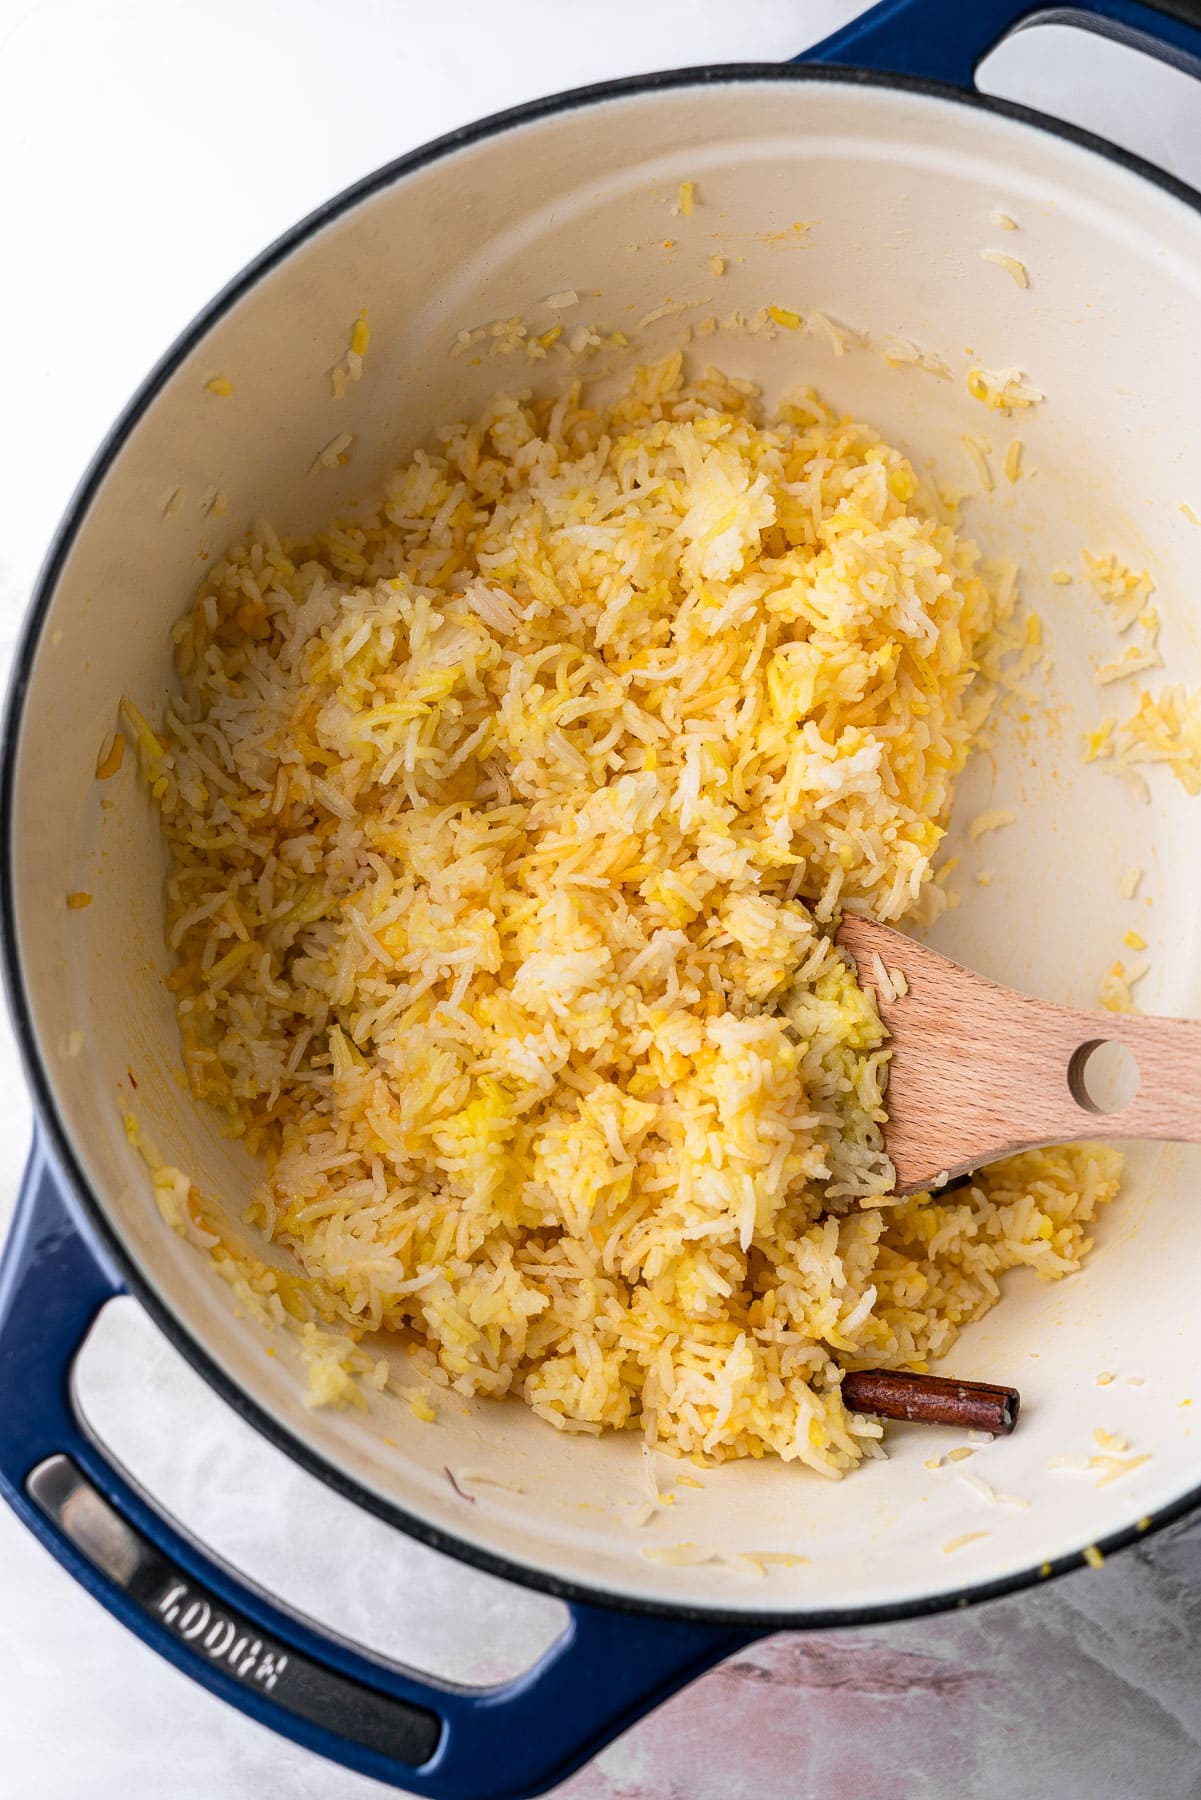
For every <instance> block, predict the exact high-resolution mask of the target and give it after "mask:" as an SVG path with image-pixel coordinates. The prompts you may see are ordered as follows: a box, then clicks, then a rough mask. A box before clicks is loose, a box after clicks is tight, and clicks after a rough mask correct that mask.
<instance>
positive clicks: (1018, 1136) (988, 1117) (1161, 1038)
mask: <svg viewBox="0 0 1201 1800" xmlns="http://www.w3.org/2000/svg"><path fill="white" fill-rule="evenodd" d="M836 941H837V942H838V943H839V944H841V945H842V947H843V949H844V950H846V951H848V952H849V953H850V955H851V957H852V958H853V959H854V962H855V966H856V968H857V969H858V972H859V980H860V983H861V984H862V985H863V986H865V987H871V988H872V989H874V991H875V995H876V1004H877V1006H878V1008H879V1012H880V1017H881V1018H882V1019H883V1021H884V1023H885V1025H886V1026H887V1027H888V1032H889V1036H890V1038H891V1049H892V1060H891V1062H890V1064H889V1077H888V1093H887V1102H886V1103H887V1107H888V1124H887V1126H886V1127H885V1133H884V1143H885V1148H886V1149H887V1151H888V1154H889V1156H890V1157H891V1158H892V1161H893V1165H894V1167H895V1168H896V1172H897V1190H896V1191H897V1192H898V1193H900V1194H912V1193H915V1192H917V1191H919V1190H920V1189H922V1188H928V1187H931V1186H933V1185H941V1183H942V1182H945V1181H948V1180H953V1179H954V1177H955V1176H957V1175H963V1174H966V1173H967V1171H968V1170H970V1169H976V1168H979V1167H980V1165H981V1164H982V1163H988V1162H995V1161H996V1160H997V1158H998V1157H1001V1156H1010V1155H1012V1154H1013V1152H1014V1151H1016V1150H1035V1149H1038V1148H1039V1147H1040V1146H1042V1145H1044V1144H1066V1143H1070V1142H1071V1141H1072V1140H1073V1139H1075V1138H1081V1137H1101V1138H1170V1139H1176V1140H1181V1141H1186V1142H1189V1143H1201V1020H1198V1019H1148V1018H1143V1017H1141V1016H1138V1015H1132V1014H1130V1013H1112V1012H1080V1011H1077V1010H1076V1009H1075V1008H1073V1007H1068V1006H1053V1005H1051V1004H1050V1002H1049V1001H1046V1000H1035V999H1033V998H1032V996H1031V995H1029V994H1019V993H1017V992H1016V991H1015V990H1014V989H1013V988H1006V987H1002V986H1001V985H1000V984H999V983H998V982H995V981H987V980H986V979H985V978H984V976H983V975H975V974H973V973H972V971H971V970H970V969H964V968H961V967H960V965H959V964H958V963H954V962H952V961H951V960H950V958H949V957H946V956H939V955H937V954H936V953H935V952H934V951H933V950H928V949H927V948H926V946H925V945H924V944H918V943H915V942H914V941H913V939H912V938H908V937H906V936H905V935H904V933H902V932H900V931H893V930H892V929H891V927H890V926H887V925H878V924H877V923H876V922H875V920H874V919H865V918H861V917H860V916H859V915H858V914H854V913H845V914H844V915H843V920H842V924H841V925H840V926H839V928H838V931H837V933H836ZM877 957H878V958H879V963H880V964H881V965H882V968H883V980H882V979H881V968H880V967H878V966H877V963H876V959H877ZM896 970H899V971H900V972H901V974H902V975H903V976H904V977H905V983H906V984H907V989H908V991H907V992H906V993H904V994H903V995H901V994H899V995H897V996H895V997H891V998H890V995H891V992H892V982H891V980H890V976H891V974H892V973H893V972H894V971H896ZM1110 1043H1116V1044H1123V1045H1125V1047H1126V1049H1127V1050H1128V1051H1130V1052H1131V1054H1132V1055H1133V1057H1134V1058H1135V1061H1136V1063H1137V1065H1138V1070H1139V1087H1138V1092H1137V1093H1136V1095H1135V1097H1134V1098H1133V1099H1132V1100H1130V1101H1129V1102H1128V1104H1126V1105H1125V1106H1123V1107H1122V1108H1121V1109H1120V1110H1119V1111H1117V1112H1108V1113H1107V1112H1105V1111H1104V1109H1103V1108H1102V1107H1100V1106H1098V1105H1096V1104H1095V1102H1094V1101H1093V1100H1092V1099H1091V1098H1090V1097H1089V1093H1088V1090H1087V1088H1086V1087H1085V1084H1084V1078H1085V1069H1086V1067H1087V1064H1088V1062H1089V1059H1090V1057H1091V1056H1092V1055H1093V1053H1094V1052H1095V1051H1096V1050H1098V1049H1100V1047H1101V1045H1102V1044H1110Z"/></svg>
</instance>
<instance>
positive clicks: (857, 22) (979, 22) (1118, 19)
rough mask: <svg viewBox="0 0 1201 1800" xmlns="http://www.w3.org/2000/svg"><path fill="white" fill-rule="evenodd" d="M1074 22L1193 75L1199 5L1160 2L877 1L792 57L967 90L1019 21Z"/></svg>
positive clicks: (1198, 64) (1198, 51) (1183, 0)
mask: <svg viewBox="0 0 1201 1800" xmlns="http://www.w3.org/2000/svg"><path fill="white" fill-rule="evenodd" d="M1034 24H1039V25H1080V26H1083V27H1086V28H1087V29H1089V30H1091V31H1096V32H1099V33H1101V35H1102V36H1104V37H1110V38H1113V39H1114V40H1115V41H1116V42H1118V43H1121V44H1126V45H1128V46H1129V48H1130V49H1132V50H1145V51H1146V52H1147V53H1148V54H1149V55H1151V56H1154V57H1156V58H1157V59H1158V60H1159V61H1160V62H1166V63H1171V64H1173V65H1174V66H1175V67H1176V68H1178V69H1183V70H1184V72H1185V73H1186V74H1188V75H1194V76H1197V77H1198V78H1201V4H1198V0H1164V3H1163V4H1162V5H1159V6H1155V5H1143V4H1142V3H1141V0H1074V3H1073V4H1071V5H1067V6H1057V5H1048V4H1046V0H880V3H879V4H878V5H876V6H873V7H871V8H869V10H868V11H867V12H865V13H861V14H860V16H859V17H858V18H857V19H852V21H851V23H850V24H849V25H844V26H843V28H842V30H841V31H836V32H834V33H833V34H832V36H830V37H828V38H825V39H823V41H822V42H821V43H820V44H816V45H815V46H814V47H813V48H812V49H811V50H806V51H804V52H803V54H802V55H800V56H798V57H797V58H796V59H795V60H796V61H797V62H801V63H842V64H849V65H851V66H853V67H855V68H859V69H881V70H885V71H887V73H889V74H891V75H918V76H924V77H925V78H926V79H927V80H930V81H945V82H948V83H949V84H950V85H951V86H952V87H961V88H971V87H973V86H974V82H975V74H976V70H977V68H978V67H979V65H980V64H981V63H982V62H983V60H984V58H985V57H986V56H987V55H988V53H989V51H990V50H995V49H996V47H997V45H998V44H999V43H1000V42H1001V39H1002V38H1004V37H1007V36H1008V35H1009V33H1010V32H1011V31H1013V30H1014V29H1015V28H1016V27H1018V26H1022V25H1034Z"/></svg>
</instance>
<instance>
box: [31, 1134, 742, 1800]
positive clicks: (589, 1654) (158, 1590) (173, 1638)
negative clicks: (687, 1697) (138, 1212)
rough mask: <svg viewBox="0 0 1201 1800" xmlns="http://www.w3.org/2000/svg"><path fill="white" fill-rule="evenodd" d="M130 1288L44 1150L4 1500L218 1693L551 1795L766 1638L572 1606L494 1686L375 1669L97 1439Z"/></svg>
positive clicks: (316, 1742) (391, 1768)
mask: <svg viewBox="0 0 1201 1800" xmlns="http://www.w3.org/2000/svg"><path fill="white" fill-rule="evenodd" d="M121 1292H123V1285H122V1282H121V1279H120V1276H119V1275H118V1274H117V1272H116V1271H115V1269H114V1268H113V1267H112V1265H111V1264H110V1262H109V1261H108V1259H107V1258H106V1256H105V1255H104V1254H103V1252H102V1251H101V1250H100V1249H99V1247H98V1246H97V1245H96V1243H95V1242H94V1240H93V1238H92V1235H91V1233H90V1231H89V1229H88V1228H87V1226H86V1225H85V1224H84V1222H83V1220H82V1218H81V1217H80V1216H79V1213H78V1210H77V1206H76V1203H75V1201H74V1199H73V1197H72V1195H71V1193H70V1191H69V1189H68V1187H67V1185H66V1183H65V1181H64V1179H63V1177H62V1176H61V1175H60V1174H59V1172H58V1170H57V1169H56V1168H55V1167H54V1166H53V1164H52V1163H51V1162H50V1160H49V1157H48V1155H47V1153H46V1150H45V1148H44V1146H43V1145H42V1144H41V1143H40V1142H38V1141H37V1140H36V1139H35V1142H34V1148H33V1154H32V1155H31V1157H30V1160H29V1165H28V1168H27V1169H26V1173H25V1179H24V1183H23V1185H22V1189H21V1194H20V1198H19V1200H18V1203H17V1211H16V1216H15V1218H14V1220H13V1226H12V1230H11V1232H10V1234H9V1238H8V1242H7V1245H6V1246H5V1251H4V1257H3V1261H2V1262H0V1492H2V1493H3V1495H4V1497H5V1499H7V1500H8V1502H9V1504H10V1505H11V1506H13V1507H14V1508H15V1510H16V1511H17V1513H18V1514H19V1515H20V1517H21V1518H22V1519H23V1520H24V1522H25V1523H26V1524H27V1525H28V1526H29V1527H30V1529H31V1530H32V1531H33V1532H34V1533H35V1535H36V1536H37V1537H38V1538H39V1539H40V1540H41V1542H42V1543H43V1544H44V1545H45V1547H46V1548H47V1549H48V1550H49V1551H50V1552H51V1554H52V1555H53V1556H55V1557H56V1558H57V1559H58V1561H59V1562H60V1563H62V1565H63V1567H64V1568H65V1569H67V1570H68V1572H69V1573H70V1574H72V1575H73V1576H74V1577H75V1579H76V1580H77V1581H79V1582H80V1583H81V1584H82V1585H83V1586H84V1587H85V1588H87V1590H88V1592H89V1593H91V1594H92V1595H94V1597H95V1598H96V1599H97V1600H99V1601H101V1602H102V1604H103V1605H104V1606H106V1607H107V1608H108V1610H109V1611H110V1612H111V1613H112V1614H113V1616H114V1617H115V1618H117V1619H119V1620H120V1621H121V1623H122V1624H124V1625H127V1626H128V1627H129V1628H130V1630H131V1631H134V1632H136V1633H137V1635H138V1636H139V1637H140V1638H141V1639H142V1640H143V1641H144V1642H145V1643H147V1644H149V1645H150V1647H151V1649H153V1650H157V1651H158V1653H159V1654H160V1656H163V1657H165V1658H166V1659H167V1661H168V1662H171V1663H174V1665H175V1666H176V1667H177V1668H178V1669H181V1670H182V1671H183V1672H184V1673H185V1674H187V1675H190V1676H191V1677H192V1678H193V1680H195V1681H198V1682H200V1683H201V1685H202V1686H203V1687H206V1688H208V1689H209V1691H210V1692H211V1693H214V1694H218V1695H220V1696H221V1698H222V1699H224V1700H228V1701H229V1702H230V1703H231V1704H232V1705H233V1706H236V1707H237V1708H238V1709H239V1710H240V1711H242V1712H244V1713H247V1714H249V1716H250V1717H251V1718H254V1719H257V1720H258V1721H259V1722H260V1723H261V1724H264V1725H268V1726H270V1727H271V1728H272V1729H273V1730H275V1731H278V1732H281V1733H282V1734H283V1735H284V1736H285V1737H290V1738H292V1739H294V1740H295V1741H296V1742H297V1743H300V1744H304V1745H306V1746H307V1748H309V1749H310V1750H315V1751H317V1752H319V1753H320V1754H321V1755H323V1756H328V1757H330V1758H332V1759H333V1760H334V1761H336V1762H339V1763H342V1764H344V1765H346V1766H347V1767H350V1768H353V1769H357V1770H359V1771H360V1772H361V1773H362V1774H364V1775H371V1776H374V1777H375V1778H376V1779H377V1780H379V1781H387V1782H392V1783H394V1784H396V1785H397V1786H400V1787H404V1788H407V1789H409V1790H410V1791H411V1792H413V1793H417V1794H427V1795H431V1796H433V1797H434V1800H509V1797H510V1796H518V1795H528V1794H535V1793H541V1792H542V1791H543V1790H544V1789H545V1788H547V1787H550V1786H552V1785H554V1784H555V1783H556V1782H558V1781H560V1780H562V1779H563V1778H564V1777H565V1776H567V1775H569V1774H570V1773H571V1771H572V1770H573V1769H575V1768H578V1767H579V1765H580V1764H581V1763H583V1762H585V1761H586V1760H587V1759H588V1758H589V1757H590V1756H592V1755H594V1754H595V1753H596V1752H597V1751H598V1750H600V1749H601V1748H603V1746H604V1745H605V1744H606V1743H608V1742H609V1740H610V1739H611V1738H613V1737H615V1736H616V1735H617V1734H618V1732H620V1731H622V1730H624V1729H625V1727H626V1726H627V1725H630V1724H632V1723H633V1722H634V1720H635V1719H638V1718H640V1717H641V1715H642V1714H643V1713H645V1712H647V1711H649V1710H650V1708H651V1707H653V1706H655V1705H656V1704H657V1703H658V1702H659V1701H661V1700H664V1699H666V1698H667V1696H668V1695H669V1694H671V1693H674V1692H675V1690H676V1689H677V1688H679V1687H682V1686H683V1685H684V1684H685V1683H686V1682H688V1681H690V1680H691V1679H692V1678H693V1677H694V1676H696V1675H699V1674H700V1673H702V1671H703V1670H705V1669H707V1668H709V1667H710V1666H711V1665H712V1664H713V1663H715V1662H718V1661H719V1660H720V1659H721V1658H722V1657H724V1656H727V1655H729V1654H730V1653H731V1652H733V1651H734V1650H737V1649H739V1648H740V1647H741V1646H742V1645H744V1644H746V1643H749V1642H752V1641H753V1640H754V1638H755V1637H756V1636H758V1635H759V1634H758V1633H757V1632H754V1631H739V1630H734V1629H731V1628H729V1627H718V1626H706V1625H698V1624H692V1623H690V1622H687V1621H678V1620H675V1619H650V1618H634V1617H631V1616H630V1615H629V1614H628V1613H626V1614H623V1613H619V1612H617V1611H610V1610H608V1609H607V1608H603V1607H596V1606H586V1605H581V1604H578V1603H575V1602H573V1603H572V1605H571V1607H570V1614H571V1617H570V1622H569V1624H568V1626H567V1629H566V1630H565V1631H564V1633H563V1634H562V1636H561V1637H559V1638H558V1639H557V1640H556V1642H555V1643H554V1644H552V1645H551V1647H550V1649H549V1650H548V1651H547V1652H546V1653H545V1655H544V1656H543V1657H542V1658H541V1660H540V1661H539V1662H538V1663H536V1664H535V1665H534V1667H533V1668H532V1669H528V1670H527V1671H526V1672H525V1673H524V1674H523V1675H520V1676H518V1677H517V1678H516V1679H515V1680H513V1681H509V1682H505V1683H503V1684H502V1685H500V1686H498V1687H491V1688H476V1689H470V1688H462V1687H456V1686H452V1685H449V1684H445V1683H441V1682H435V1681H432V1680H430V1679H427V1678H425V1677H423V1676H421V1675H419V1674H416V1673H414V1672H412V1671H410V1670H408V1669H404V1668H401V1667H399V1666H398V1665H396V1664H388V1663H385V1662H381V1661H379V1660H377V1659H376V1658H374V1657H369V1656H367V1655H365V1654H364V1653H363V1652H362V1651H361V1650H358V1649H356V1648H355V1647H354V1646H353V1645H350V1644H348V1643H346V1642H345V1641H343V1640H342V1639H340V1638H338V1637H337V1636H335V1635H334V1634H332V1633H330V1632H328V1631H326V1630H324V1629H323V1628H322V1627H321V1626H319V1625H317V1624H315V1623H314V1622H313V1621H312V1620H309V1619H306V1618H303V1617H301V1616H300V1615H298V1614H296V1613H293V1612H291V1611H288V1610H286V1609H284V1608H283V1607H282V1606H281V1605H279V1604H278V1603H277V1602H276V1601H274V1600H273V1599H272V1598H271V1597H270V1596H269V1595H267V1594H264V1593H263V1592H261V1591H260V1590H259V1589H258V1588H256V1587H255V1586H254V1585H253V1584H252V1583H250V1582H248V1581H246V1580H245V1579H244V1578H243V1577H242V1576H240V1575H238V1574H237V1573H236V1571H234V1570H233V1569H231V1568H229V1567H228V1566H227V1565H225V1564H224V1563H222V1562H220V1561H218V1560H217V1559H216V1558H215V1557H213V1556H211V1555H209V1554H208V1553H207V1552H206V1551H204V1550H203V1549H202V1548H200V1546H199V1545H197V1544H196V1543H194V1542H193V1541H192V1540H191V1539H190V1538H188V1537H186V1536H185V1535H184V1534H183V1533H182V1532H181V1531H180V1530H179V1529H178V1528H177V1527H176V1526H175V1525H174V1524H173V1523H171V1521H170V1520H168V1519H167V1518H166V1517H164V1516H163V1515H162V1514H161V1513H160V1512H158V1511H157V1509H156V1508H155V1507H154V1506H153V1505H152V1504H151V1503H150V1501H149V1499H148V1498H147V1496H146V1495H144V1494H143V1493H142V1492H140V1491H139V1489H138V1488H137V1487H136V1486H135V1485H134V1483H133V1482H132V1481H131V1480H130V1479H129V1478H128V1477H127V1476H126V1475H125V1474H124V1473H123V1472H122V1470H121V1469H120V1468H119V1467H118V1466H117V1465H116V1464H115V1463H114V1462H112V1461H111V1460H110V1459H109V1457H108V1456H107V1455H106V1454H105V1452H104V1450H103V1448H102V1447H101V1446H100V1445H99V1444H98V1443H97V1442H96V1441H95V1440H94V1439H93V1438H92V1437H91V1435H90V1434H89V1433H88V1432H87V1431H86V1430H85V1429H84V1427H83V1426H82V1425H81V1422H80V1420H79V1418H78V1416H77V1413H76V1410H75V1406H74V1403H73V1399H72V1392H71V1377H72V1369H73V1366H74V1362H75V1358H76V1356H77V1354H78V1352H79V1349H80V1347H81V1346H82V1344H83V1342H84V1339H85V1338H86V1336H87V1334H88V1331H89V1330H90V1328H91V1326H92V1323H93V1321H94V1320H95V1318H96V1316H97V1314H98V1313H99V1311H100V1309H101V1308H102V1307H103V1306H104V1305H105V1304H106V1303H107V1302H108V1301H109V1300H110V1299H112V1298H113V1297H114V1296H115V1295H117V1294H120V1293H121Z"/></svg>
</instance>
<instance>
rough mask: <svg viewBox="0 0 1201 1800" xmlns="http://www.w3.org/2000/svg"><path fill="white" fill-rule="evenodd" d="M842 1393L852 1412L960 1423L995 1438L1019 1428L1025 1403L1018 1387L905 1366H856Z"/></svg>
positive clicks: (964, 1428) (846, 1377)
mask: <svg viewBox="0 0 1201 1800" xmlns="http://www.w3.org/2000/svg"><path fill="white" fill-rule="evenodd" d="M842 1397H843V1400H844V1402H845V1403H846V1405H847V1406H849V1407H850V1409H851V1411H852V1412H861V1413H875V1414H877V1416H878V1417H880V1418H882V1419H908V1420H910V1421H911V1422H912V1423H913V1424H915V1425H955V1426H958V1428H959V1430H960V1431H988V1432H991V1433H992V1435H993V1436H994V1437H1003V1436H1005V1435H1006V1434H1007V1433H1009V1432H1011V1431H1012V1430H1013V1428H1014V1426H1015V1425H1016V1424H1017V1422H1018V1409H1019V1407H1020V1406H1021V1403H1022V1397H1021V1395H1020V1394H1019V1393H1018V1391H1017V1389H1016V1388H1011V1387H994V1386H993V1385H992V1383H991V1382H987V1381H951V1380H948V1379H947V1377H946V1376H943V1375H910V1374H907V1373H906V1372H905V1371H904V1370H903V1369H853V1370H851V1371H849V1372H848V1373H847V1374H845V1375H844V1376H843V1378H842Z"/></svg>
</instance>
